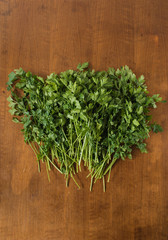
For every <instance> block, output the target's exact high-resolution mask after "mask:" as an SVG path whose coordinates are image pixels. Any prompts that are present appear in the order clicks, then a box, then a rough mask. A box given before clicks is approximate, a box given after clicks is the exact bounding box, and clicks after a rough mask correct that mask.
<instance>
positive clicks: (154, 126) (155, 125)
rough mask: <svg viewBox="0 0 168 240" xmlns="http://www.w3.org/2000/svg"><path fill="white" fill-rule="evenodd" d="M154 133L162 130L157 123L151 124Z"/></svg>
mask: <svg viewBox="0 0 168 240" xmlns="http://www.w3.org/2000/svg"><path fill="white" fill-rule="evenodd" d="M151 127H152V130H153V132H154V133H158V132H163V128H162V127H161V126H160V125H159V124H156V123H154V124H151Z"/></svg>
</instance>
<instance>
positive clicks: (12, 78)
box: [7, 72, 17, 90]
mask: <svg viewBox="0 0 168 240" xmlns="http://www.w3.org/2000/svg"><path fill="white" fill-rule="evenodd" d="M8 77H9V80H8V82H7V85H8V87H7V90H10V89H11V88H12V84H13V82H14V80H16V79H17V77H16V74H15V73H14V72H11V73H10V74H9V75H8Z"/></svg>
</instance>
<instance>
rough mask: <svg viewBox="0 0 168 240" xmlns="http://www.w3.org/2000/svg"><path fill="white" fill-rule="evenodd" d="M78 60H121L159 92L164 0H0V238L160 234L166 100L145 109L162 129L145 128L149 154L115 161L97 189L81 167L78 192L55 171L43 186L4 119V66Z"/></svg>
mask: <svg viewBox="0 0 168 240" xmlns="http://www.w3.org/2000/svg"><path fill="white" fill-rule="evenodd" d="M85 61H89V62H90V66H91V67H93V68H95V69H96V70H103V69H108V67H112V66H114V67H120V66H121V65H124V64H127V65H129V66H130V67H131V68H132V70H133V71H134V72H135V73H136V74H137V76H139V75H140V74H144V75H145V77H146V82H147V85H148V89H149V90H150V92H151V94H154V93H160V94H161V96H162V97H163V98H164V99H166V98H167V99H168V70H167V69H168V1H167V0H136V1H135V0H127V1H126V0H92V1H91V0H90V1H89V0H48V1H47V0H34V1H33V0H24V1H23V0H1V1H0V134H1V135H0V240H83V239H86V240H146V239H147V240H148V239H149V240H167V239H168V217H167V215H168V187H167V184H168V134H167V130H168V124H167V114H168V108H167V106H168V105H167V104H159V106H158V109H156V110H154V111H153V114H154V119H155V120H156V121H158V122H159V123H160V124H161V125H162V126H163V127H164V132H163V133H158V134H153V133H151V138H150V139H148V141H147V143H148V151H149V153H148V154H141V153H140V152H139V151H134V153H133V160H126V161H118V163H117V164H116V165H115V166H114V168H113V171H112V174H111V181H110V183H108V184H107V189H106V193H103V191H102V182H101V181H100V182H97V183H96V184H95V185H94V188H93V192H90V191H89V183H90V179H86V175H87V174H88V172H87V171H86V170H84V169H83V171H82V172H81V173H80V174H79V179H78V181H79V182H80V184H81V185H82V189H81V190H77V188H76V186H75V184H74V182H73V181H70V186H69V188H66V186H65V180H64V178H63V176H62V175H60V174H59V173H58V172H56V171H53V172H52V173H51V174H50V176H51V182H50V183H49V182H48V180H47V174H46V171H45V166H43V167H42V172H41V174H39V173H38V171H37V163H36V159H35V156H34V155H33V152H32V150H31V149H30V148H29V147H28V146H27V145H26V144H25V143H24V141H23V136H22V134H21V132H20V129H21V126H19V125H17V124H14V123H13V122H12V121H11V119H12V117H11V116H10V114H9V113H8V103H7V101H6V98H7V96H8V95H9V93H8V92H7V90H6V85H5V83H6V81H7V80H8V77H7V76H8V74H9V73H10V72H11V71H12V70H13V69H15V68H19V67H20V66H21V67H22V68H23V69H24V70H26V71H28V70H30V71H32V72H33V73H36V74H40V75H41V76H46V75H47V74H49V73H51V72H53V71H55V72H60V71H63V70H67V69H69V68H71V69H75V68H76V66H77V65H78V63H79V62H81V63H82V62H85Z"/></svg>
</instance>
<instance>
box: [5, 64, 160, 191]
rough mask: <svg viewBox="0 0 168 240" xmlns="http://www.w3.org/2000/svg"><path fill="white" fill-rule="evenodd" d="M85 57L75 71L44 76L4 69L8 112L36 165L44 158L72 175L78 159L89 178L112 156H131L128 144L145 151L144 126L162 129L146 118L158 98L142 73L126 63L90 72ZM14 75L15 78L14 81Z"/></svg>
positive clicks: (99, 175)
mask: <svg viewBox="0 0 168 240" xmlns="http://www.w3.org/2000/svg"><path fill="white" fill-rule="evenodd" d="M86 68H88V63H83V64H82V65H81V64H79V65H78V67H77V69H78V70H79V71H78V70H77V71H74V70H67V71H65V72H62V73H60V74H55V73H51V74H50V75H49V76H47V78H46V79H43V78H42V77H39V76H36V75H33V74H32V73H31V72H27V73H26V72H25V71H24V70H23V69H21V68H20V69H18V70H15V71H14V72H12V73H10V74H9V81H8V83H7V84H8V90H11V96H10V97H9V98H8V101H9V102H10V104H9V106H10V110H9V111H10V113H11V114H12V115H14V117H13V121H14V122H15V123H21V124H22V125H23V129H22V132H23V134H24V139H25V142H26V143H28V144H29V145H30V147H31V148H32V149H33V151H34V153H35V155H36V157H37V161H38V169H39V171H40V162H41V161H42V162H45V164H46V169H47V174H48V178H49V171H50V170H51V167H54V168H56V169H57V170H58V171H59V172H60V173H61V174H64V175H65V177H66V183H67V185H68V179H69V177H72V179H73V180H74V181H75V183H76V184H77V186H78V187H79V185H78V183H77V182H76V180H75V178H74V175H75V174H76V173H77V172H78V170H81V162H82V161H83V162H84V165H85V166H87V167H88V170H89V172H90V173H89V176H91V185H90V189H92V185H93V182H96V181H97V179H103V189H104V190H105V180H104V176H105V175H106V174H107V173H108V181H109V179H110V173H111V169H112V166H113V165H114V164H115V162H116V161H117V160H118V159H120V158H121V159H123V160H124V159H125V158H127V157H128V158H129V159H132V154H131V153H132V147H133V146H136V147H137V148H139V149H140V151H141V152H147V149H146V144H145V143H144V140H145V139H146V138H148V137H149V132H150V131H151V130H153V131H154V132H159V131H162V128H161V126H160V125H158V124H156V123H151V122H150V120H151V117H152V116H151V115H148V113H149V109H150V108H156V103H158V102H162V98H161V97H160V96H159V94H155V95H153V96H149V95H148V91H147V86H146V85H145V80H144V76H140V77H139V78H137V77H136V76H135V74H134V73H133V72H132V71H131V70H130V69H129V67H128V66H123V67H121V68H120V69H119V68H118V69H117V70H115V69H114V68H109V70H108V71H101V72H95V71H94V70H91V69H88V70H86ZM15 80H17V83H15Z"/></svg>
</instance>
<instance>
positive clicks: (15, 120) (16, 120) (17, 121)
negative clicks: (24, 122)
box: [12, 117, 20, 123]
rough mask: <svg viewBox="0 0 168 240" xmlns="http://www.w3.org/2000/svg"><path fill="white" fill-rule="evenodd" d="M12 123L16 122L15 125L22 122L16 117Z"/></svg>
mask: <svg viewBox="0 0 168 240" xmlns="http://www.w3.org/2000/svg"><path fill="white" fill-rule="evenodd" d="M12 121H13V122H15V123H20V121H19V120H18V119H17V118H16V117H14V118H13V119H12Z"/></svg>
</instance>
